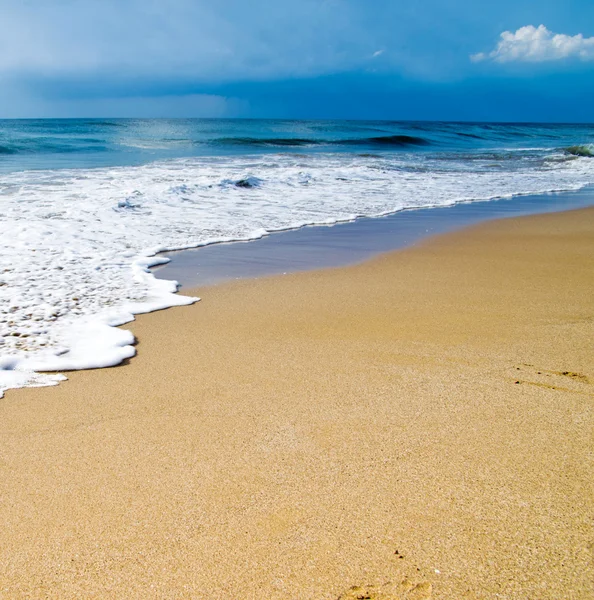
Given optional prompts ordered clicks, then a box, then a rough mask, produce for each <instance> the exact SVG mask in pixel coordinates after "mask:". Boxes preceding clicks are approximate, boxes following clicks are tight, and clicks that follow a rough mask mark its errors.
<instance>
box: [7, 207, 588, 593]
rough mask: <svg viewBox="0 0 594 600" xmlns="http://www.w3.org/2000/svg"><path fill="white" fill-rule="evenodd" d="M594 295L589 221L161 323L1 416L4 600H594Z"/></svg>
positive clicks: (566, 218) (263, 286) (320, 274)
mask: <svg viewBox="0 0 594 600" xmlns="http://www.w3.org/2000/svg"><path fill="white" fill-rule="evenodd" d="M593 292H594V209H584V210H579V211H572V212H566V213H559V214H550V215H539V216H530V217H525V218H517V219H506V220H502V221H497V222H490V223H486V224H483V225H480V226H477V227H474V228H472V229H469V230H465V231H463V232H457V233H453V234H448V235H445V236H442V237H437V238H432V239H430V240H428V241H426V242H424V243H422V244H421V245H419V246H418V247H415V248H410V249H407V250H403V251H399V252H395V253H391V254H388V255H383V256H381V257H379V258H376V259H374V260H372V261H369V262H366V263H364V264H362V265H358V266H354V267H347V268H340V269H331V270H323V271H315V272H306V273H298V274H293V275H287V276H278V277H271V278H265V279H258V280H245V281H240V282H237V283H232V284H222V285H220V286H214V287H211V288H205V289H201V290H199V291H198V293H199V295H201V296H202V298H203V300H202V302H200V303H198V304H197V305H194V306H190V307H183V308H175V309H171V310H168V311H163V312H160V313H154V314H151V315H146V316H143V317H141V318H139V319H138V321H136V322H135V323H133V324H131V329H132V331H133V332H134V333H135V334H136V335H137V337H138V339H139V344H138V356H137V357H136V358H134V359H133V360H132V361H131V362H130V363H129V364H127V365H124V366H121V367H118V368H113V369H104V370H100V371H90V372H84V373H81V372H78V373H73V374H71V377H70V380H69V381H68V382H66V383H64V384H62V385H60V386H59V387H57V388H45V389H37V390H31V389H28V390H15V391H9V392H8V393H7V394H6V397H5V399H4V400H3V401H2V402H1V403H0V412H1V414H0V469H1V471H0V473H1V474H0V481H1V490H2V492H1V503H0V519H1V521H0V522H1V523H2V528H1V530H0V565H1V569H0V596H1V597H5V598H13V597H14V598H22V597H32V598H46V597H47V598H81V597H84V598H225V599H226V598H230V599H244V598H245V599H248V598H254V599H256V598H257V599H262V598H267V599H269V598H279V599H281V598H283V599H284V598H295V599H309V598H311V599H323V598H328V599H337V598H352V599H354V598H375V599H380V598H381V599H384V600H385V599H394V598H406V599H417V600H418V599H425V598H443V599H445V598H448V599H451V598H518V599H520V598H522V599H523V598H539V599H540V598H551V599H553V598H555V599H558V598H575V599H586V598H594V583H593V582H594V561H593V558H594V556H593V553H594V534H593V527H592V526H593V522H592V519H593V516H594V468H593V467H594V465H593V463H592V456H593V451H594V439H593V431H594V405H593V402H594V349H593V340H594V294H593ZM353 588H354V589H353Z"/></svg>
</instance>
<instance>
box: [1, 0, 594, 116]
mask: <svg viewBox="0 0 594 600" xmlns="http://www.w3.org/2000/svg"><path fill="white" fill-rule="evenodd" d="M0 15H1V21H0V90H1V94H0V117H52V116H55V117H66V116H73V117H76V116H84V117H91V116H97V117H109V116H123V117H125V116H137V117H159V116H163V117H176V116H179V117H191V116H196V117H202V116H204V117H223V116H230V117H281V118H283V117H284V118H355V119H356V118H370V119H374V118H377V119H380V118H384V119H429V120H432V119H443V120H448V119H449V120H507V121H514V120H522V121H525V120H528V121H529V120H534V121H594V2H593V1H592V0H564V1H561V0H539V1H534V0H530V1H528V0H498V1H496V2H495V1H486V0H485V1H484V2H480V1H477V0H448V1H447V2H445V1H444V0H415V1H411V0H406V1H401V0H298V1H294V0H251V1H249V2H248V1H247V0H217V1H216V2H214V1H213V0H209V1H205V0H167V1H165V0H20V1H19V2H15V1H14V0H0ZM506 32H507V33H506ZM502 34H503V36H502Z"/></svg>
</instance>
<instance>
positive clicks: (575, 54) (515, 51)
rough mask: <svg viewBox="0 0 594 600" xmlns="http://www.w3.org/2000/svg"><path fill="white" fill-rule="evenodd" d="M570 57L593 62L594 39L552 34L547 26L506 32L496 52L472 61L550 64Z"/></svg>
mask: <svg viewBox="0 0 594 600" xmlns="http://www.w3.org/2000/svg"><path fill="white" fill-rule="evenodd" d="M568 58H577V59H580V60H584V61H588V60H594V37H589V38H585V37H584V36H583V35H582V34H581V33H579V34H578V35H574V36H570V35H565V34H564V33H553V32H552V31H550V30H548V29H547V28H546V27H545V26H544V25H539V26H538V27H534V25H527V26H526V27H520V29H518V30H517V31H516V32H515V33H513V32H511V31H504V32H503V33H502V34H501V40H500V41H499V43H498V44H497V47H496V48H495V49H494V50H493V51H491V52H489V53H484V52H480V53H478V54H473V55H471V57H470V59H471V60H472V61H473V62H480V61H485V60H492V61H495V62H498V63H507V62H547V61H555V60H563V59H568Z"/></svg>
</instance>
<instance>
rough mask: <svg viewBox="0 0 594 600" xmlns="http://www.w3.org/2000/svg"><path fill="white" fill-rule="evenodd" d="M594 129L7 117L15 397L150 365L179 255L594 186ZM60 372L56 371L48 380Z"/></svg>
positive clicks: (2, 158)
mask: <svg viewBox="0 0 594 600" xmlns="http://www.w3.org/2000/svg"><path fill="white" fill-rule="evenodd" d="M593 144H594V126H592V125H522V124H490V123H476V124H474V123H400V122H385V121H377V122H361V121H354V122H353V121H254V120H127V119H123V120H118V119H115V120H88V119H86V120H37V121H36V120H26V121H0V239H1V240H2V244H1V253H0V394H1V393H2V391H3V390H5V389H8V388H11V387H22V386H32V385H52V384H55V383H57V382H58V381H60V380H61V379H63V375H59V374H56V372H60V371H66V370H72V369H86V368H96V367H104V366H111V365H115V364H118V363H119V362H121V361H123V360H125V359H126V358H130V357H131V356H133V355H134V353H135V350H134V346H133V343H134V338H133V336H132V334H131V333H129V332H128V331H124V330H121V329H118V328H116V326H117V325H121V324H123V323H126V322H128V321H130V320H132V319H133V316H134V315H135V314H138V313H142V312H149V311H152V310H157V309H160V308H166V307H169V306H173V305H180V304H189V303H192V302H195V301H196V300H197V299H196V298H190V297H186V296H182V295H180V294H177V293H176V291H177V287H178V286H177V283H176V282H172V281H163V280H158V279H156V278H155V277H154V276H153V275H152V273H151V272H150V271H149V268H150V267H151V266H154V265H156V264H159V263H162V262H164V261H166V260H168V259H165V258H162V257H160V256H159V253H160V252H162V251H165V250H175V249H182V248H190V247H197V246H201V245H206V244H211V243H214V242H221V241H231V240H249V239H255V238H259V237H261V236H264V235H266V234H267V233H269V232H272V231H278V230H282V229H291V228H297V227H301V226H303V225H306V224H318V225H322V224H333V223H337V222H341V221H348V220H352V219H355V218H357V217H360V216H379V215H385V214H388V213H393V212H397V211H400V210H404V209H415V208H427V207H442V206H449V205H452V204H456V203H459V202H472V201H484V200H489V199H495V198H502V197H510V198H511V197H513V196H516V195H520V194H539V193H543V192H549V191H562V190H575V189H579V188H581V187H584V186H586V185H589V184H592V183H594V158H593V157H592V156H591V154H592V153H593V150H594V145H593ZM48 372H51V373H48Z"/></svg>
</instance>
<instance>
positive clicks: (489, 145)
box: [0, 119, 594, 172]
mask: <svg viewBox="0 0 594 600" xmlns="http://www.w3.org/2000/svg"><path fill="white" fill-rule="evenodd" d="M592 143H594V125H592V124H584V125H575V124H572V125H558V124H541V125H539V124H534V125H526V124H513V123H511V124H497V123H439V122H435V123H433V122H416V123H415V122H397V121H290V120H249V119H238V120H229V119H225V120H223V119H40V120H0V171H4V172H7V171H13V170H23V169H57V168H72V167H76V168H78V167H87V168H88V167H101V166H117V165H138V164H142V163H146V162H150V161H154V160H163V159H171V158H187V157H193V156H212V155H217V156H229V155H235V154H249V153H276V152H281V151H298V152H300V153H323V152H353V153H365V152H372V153H393V152H413V153H418V154H429V155H431V154H433V153H444V156H445V155H452V154H453V155H454V157H455V154H456V152H462V153H465V154H468V156H469V157H472V156H473V154H474V153H475V152H476V153H477V155H478V156H479V157H481V156H482V157H485V156H486V155H487V154H488V151H489V150H502V149H506V150H511V151H519V150H522V151H523V152H525V153H526V155H527V156H530V155H531V153H533V154H534V156H538V152H539V151H542V150H545V149H546V150H550V149H563V148H568V147H571V146H575V145H583V144H592ZM530 149H532V150H530ZM492 158H493V159H494V160H509V158H510V157H508V156H505V155H501V154H499V153H496V154H495V155H494V156H493V157H492Z"/></svg>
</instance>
